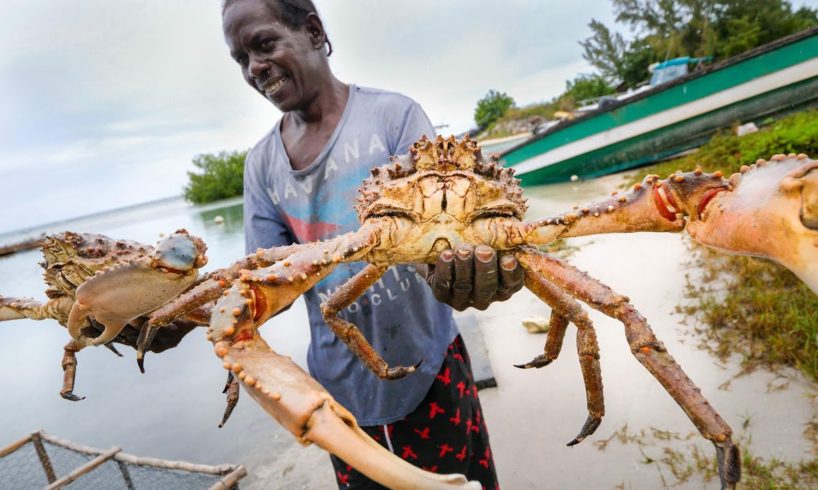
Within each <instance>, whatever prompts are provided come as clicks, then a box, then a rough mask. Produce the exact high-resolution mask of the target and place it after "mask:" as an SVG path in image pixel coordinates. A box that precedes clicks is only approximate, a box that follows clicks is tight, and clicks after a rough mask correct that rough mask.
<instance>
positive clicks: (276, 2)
mask: <svg viewBox="0 0 818 490" xmlns="http://www.w3.org/2000/svg"><path fill="white" fill-rule="evenodd" d="M235 1H236V0H224V3H223V4H222V15H224V12H225V10H227V7H229V6H230V5H231V4H233V3H234V2H235ZM262 1H263V2H264V3H265V4H266V5H267V8H269V9H270V11H271V12H272V13H273V15H275V16H276V17H278V18H279V19H281V22H282V23H283V24H284V25H285V26H287V27H291V28H293V29H300V28H302V27H304V25H305V24H306V23H307V16H308V15H310V14H315V15H316V16H317V17H319V18H320V16H319V15H318V9H316V8H315V4H314V3H312V0H262ZM324 34H325V35H326V31H325V32H324ZM326 39H327V40H326V43H327V48H328V49H327V56H329V55H331V54H332V43H331V42H330V40H329V36H327V37H326Z"/></svg>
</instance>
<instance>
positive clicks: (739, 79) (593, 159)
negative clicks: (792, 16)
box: [500, 27, 818, 185]
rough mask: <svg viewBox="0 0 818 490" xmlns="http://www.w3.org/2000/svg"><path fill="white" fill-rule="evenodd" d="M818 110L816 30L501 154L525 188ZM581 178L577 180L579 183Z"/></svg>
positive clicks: (634, 163) (615, 104) (610, 169)
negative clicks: (747, 125) (725, 130)
mask: <svg viewBox="0 0 818 490" xmlns="http://www.w3.org/2000/svg"><path fill="white" fill-rule="evenodd" d="M816 106H818V27H816V28H812V29H808V30H806V31H802V32H800V33H798V34H794V35H792V36H788V37H786V38H782V39H779V40H778V41H775V42H772V43H770V44H766V45H764V46H760V47H758V48H756V49H753V50H751V51H748V52H746V53H744V54H741V55H739V56H736V57H733V58H730V59H727V60H724V61H722V62H720V63H716V64H713V65H710V66H708V67H706V68H704V69H703V70H700V71H695V72H694V73H691V74H688V75H686V76H683V77H681V78H677V79H675V80H672V81H670V82H667V83H663V84H661V85H658V86H655V87H651V88H650V89H648V90H644V91H642V92H639V93H637V94H635V95H633V96H631V97H628V98H624V99H621V100H614V101H610V104H608V105H606V106H605V107H604V108H598V109H596V110H594V111H592V112H590V113H588V114H587V115H584V116H582V117H579V118H577V119H574V120H572V121H563V122H562V123H560V124H558V125H556V126H554V127H551V128H549V129H547V130H546V131H544V132H543V133H542V134H538V135H535V136H533V137H532V138H530V139H528V140H526V141H524V142H523V143H520V144H518V145H516V146H514V147H512V148H510V149H508V150H506V151H505V152H503V153H502V154H501V155H500V159H501V162H502V163H503V164H504V165H506V166H511V167H514V168H515V169H516V175H517V176H518V177H519V178H521V179H522V183H523V185H533V184H543V183H552V182H564V181H567V180H570V179H571V178H572V177H573V178H576V177H579V178H590V177H597V176H601V175H606V174H610V173H614V172H618V171H621V170H626V169H630V168H635V167H638V166H641V165H646V164H649V163H653V162H656V161H659V160H663V159H666V158H669V157H671V156H673V155H676V154H679V153H682V152H684V151H687V150H690V149H692V148H696V147H698V146H700V145H701V144H703V143H704V142H706V141H707V140H708V139H709V138H710V137H711V136H712V135H713V133H714V132H716V131H717V130H719V129H722V128H729V127H730V126H732V125H735V124H737V123H738V124H745V123H748V122H755V123H756V124H758V125H760V124H761V123H762V122H763V121H764V120H765V119H768V118H770V117H776V116H780V115H783V114H787V113H791V112H795V111H799V110H803V109H806V108H810V107H816ZM574 176H576V177H574Z"/></svg>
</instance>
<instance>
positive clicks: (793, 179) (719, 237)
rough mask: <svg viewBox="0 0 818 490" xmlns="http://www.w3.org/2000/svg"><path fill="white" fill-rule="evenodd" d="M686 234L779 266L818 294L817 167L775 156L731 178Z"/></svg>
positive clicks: (804, 158)
mask: <svg viewBox="0 0 818 490" xmlns="http://www.w3.org/2000/svg"><path fill="white" fill-rule="evenodd" d="M730 185H731V187H732V190H731V191H729V192H719V193H718V195H716V196H715V197H712V199H710V201H709V203H706V206H704V207H703V210H702V213H701V216H700V217H699V219H698V220H691V222H690V224H688V226H687V231H688V232H689V233H690V236H692V237H693V239H694V240H696V241H697V242H700V243H702V244H704V245H708V246H710V247H714V248H718V249H721V250H723V251H726V252H732V253H736V254H741V255H752V256H756V257H765V258H768V259H772V260H775V261H776V262H778V263H780V264H781V265H783V266H785V267H787V268H788V269H790V270H791V271H793V272H794V273H795V274H796V275H797V276H798V277H799V278H800V279H801V280H802V281H804V283H806V284H807V286H809V287H810V289H812V290H813V291H814V292H815V293H816V294H818V162H816V161H815V160H810V159H809V158H807V156H806V155H804V154H801V155H795V154H791V155H789V156H785V155H775V156H773V157H772V159H771V160H770V161H769V162H767V161H764V160H759V161H757V162H756V164H754V165H752V166H751V167H744V168H742V173H740V174H734V175H733V176H732V177H731V178H730Z"/></svg>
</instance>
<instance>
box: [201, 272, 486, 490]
mask: <svg viewBox="0 0 818 490" xmlns="http://www.w3.org/2000/svg"><path fill="white" fill-rule="evenodd" d="M250 302H252V301H247V299H246V298H245V297H244V296H242V295H241V294H240V287H238V286H234V287H233V289H231V290H230V292H229V293H228V295H227V296H225V298H223V299H222V300H221V301H220V302H219V303H218V304H217V305H216V308H214V310H213V315H212V317H211V326H210V332H209V338H210V340H211V341H212V342H213V344H214V347H215V352H216V355H218V356H219V357H220V358H221V359H222V360H223V362H224V367H225V369H227V370H229V371H230V372H232V373H233V374H234V375H235V376H236V377H237V378H238V379H239V380H240V381H241V384H242V388H244V389H245V390H246V391H247V392H248V393H249V394H250V396H252V397H253V398H254V399H255V400H256V402H257V403H258V404H259V405H260V406H261V407H262V408H263V409H264V410H265V411H266V412H267V413H269V414H270V415H272V416H273V418H275V419H276V421H277V422H278V423H279V424H281V425H282V426H283V427H284V428H286V429H287V430H288V431H290V432H291V433H292V434H293V435H294V436H295V437H296V439H297V440H298V441H299V442H300V443H301V444H304V445H308V444H312V443H314V444H317V445H318V446H319V447H321V448H322V449H324V450H325V451H328V452H330V453H332V454H335V455H336V456H338V457H339V458H341V459H343V460H344V461H346V462H347V463H348V464H350V465H351V466H353V467H354V468H356V469H357V470H358V471H360V472H361V473H363V474H365V475H366V476H368V477H369V478H371V479H372V480H374V481H376V482H378V483H380V484H382V485H385V486H387V487H389V488H394V489H419V488H428V489H452V488H469V489H472V488H473V489H479V488H480V484H479V483H477V482H469V481H467V480H466V478H465V477H464V476H463V475H458V474H450V475H437V474H434V473H429V472H427V471H424V470H421V469H420V468H417V467H415V466H412V465H411V464H409V463H407V462H406V461H404V460H402V459H400V458H398V457H397V456H395V455H394V454H393V453H391V452H389V451H388V450H386V449H385V448H383V447H382V446H380V445H379V444H378V443H377V442H375V441H374V440H372V439H371V438H370V437H369V436H368V435H367V434H366V433H365V432H364V431H363V430H361V428H360V427H359V426H358V424H357V422H356V421H355V417H354V416H353V415H352V414H351V413H349V411H347V410H346V409H345V408H344V407H343V406H342V405H340V404H339V403H338V402H336V401H335V399H334V398H333V397H332V395H330V394H329V392H327V390H326V389H324V387H323V386H321V385H320V384H319V383H318V382H317V381H315V380H314V379H313V378H311V377H310V376H309V375H308V374H307V373H306V372H305V371H304V370H303V369H301V368H300V367H298V366H297V365H296V364H295V363H294V362H293V361H292V360H291V359H290V358H289V357H284V356H281V355H279V354H277V353H276V352H274V351H273V350H272V349H270V347H269V346H268V345H267V343H266V342H265V341H264V340H263V339H262V338H261V337H260V336H259V335H258V331H257V330H256V329H255V327H254V326H253V323H254V314H253V313H254V312H253V308H251V306H250V305H249V304H247V303H250ZM222 307H224V309H222ZM228 333H229V334H228Z"/></svg>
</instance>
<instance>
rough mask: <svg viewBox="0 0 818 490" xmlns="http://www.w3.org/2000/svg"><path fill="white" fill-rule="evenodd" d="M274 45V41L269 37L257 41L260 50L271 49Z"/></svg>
mask: <svg viewBox="0 0 818 490" xmlns="http://www.w3.org/2000/svg"><path fill="white" fill-rule="evenodd" d="M274 47H275V43H274V42H273V41H272V40H270V39H265V40H264V41H261V43H259V48H261V50H262V51H264V52H269V51H272V50H273V48H274Z"/></svg>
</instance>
